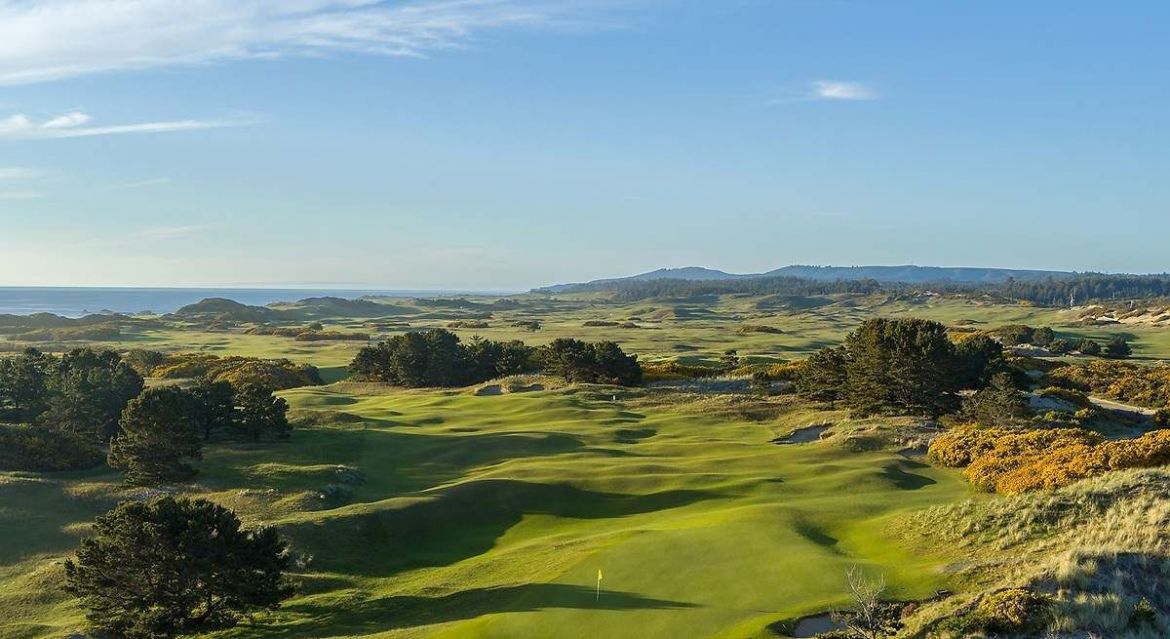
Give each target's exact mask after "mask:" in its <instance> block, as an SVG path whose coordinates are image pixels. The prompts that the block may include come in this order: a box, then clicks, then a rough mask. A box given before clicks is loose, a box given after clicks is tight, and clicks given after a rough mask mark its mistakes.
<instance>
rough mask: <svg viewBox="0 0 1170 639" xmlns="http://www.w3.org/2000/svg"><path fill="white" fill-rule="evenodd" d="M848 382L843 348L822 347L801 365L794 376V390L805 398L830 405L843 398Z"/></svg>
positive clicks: (845, 356)
mask: <svg viewBox="0 0 1170 639" xmlns="http://www.w3.org/2000/svg"><path fill="white" fill-rule="evenodd" d="M848 383H849V380H848V356H847V354H846V352H845V349H844V348H843V347H837V348H822V349H821V350H819V351H817V352H815V353H813V354H812V355H811V356H809V358H808V360H807V361H806V362H805V363H804V366H803V367H801V369H800V372H799V373H798V374H797V377H796V392H797V393H799V394H800V396H801V397H803V398H805V399H808V400H812V401H814V402H828V403H829V404H830V405H832V404H834V403H835V402H837V401H840V400H842V399H844V398H845V395H846V392H847V385H848Z"/></svg>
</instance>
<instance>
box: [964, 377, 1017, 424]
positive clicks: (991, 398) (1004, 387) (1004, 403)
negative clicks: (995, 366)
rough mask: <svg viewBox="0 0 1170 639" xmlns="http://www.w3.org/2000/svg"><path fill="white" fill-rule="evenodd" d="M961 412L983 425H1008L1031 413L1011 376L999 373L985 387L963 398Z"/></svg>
mask: <svg viewBox="0 0 1170 639" xmlns="http://www.w3.org/2000/svg"><path fill="white" fill-rule="evenodd" d="M963 414H964V416H965V417H967V418H968V419H970V420H971V421H973V422H975V423H977V424H981V425H984V426H1008V425H1011V424H1013V423H1016V422H1019V421H1021V420H1023V419H1026V418H1028V417H1030V416H1031V415H1032V409H1031V407H1029V405H1028V400H1027V398H1026V397H1024V394H1023V393H1021V392H1020V391H1019V390H1018V389H1017V388H1016V386H1015V383H1014V381H1013V380H1012V376H1011V375H1010V374H1008V373H999V374H997V375H995V376H994V377H992V378H991V383H990V384H988V385H987V387H986V388H981V389H979V390H978V391H976V392H975V394H973V395H971V396H970V397H967V398H966V399H964V400H963Z"/></svg>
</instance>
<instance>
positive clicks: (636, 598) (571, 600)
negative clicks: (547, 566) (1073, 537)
mask: <svg viewBox="0 0 1170 639" xmlns="http://www.w3.org/2000/svg"><path fill="white" fill-rule="evenodd" d="M694 607H696V606H695V604H691V603H686V602H680V601H667V600H663V599H653V598H650V597H643V596H641V595H638V594H635V593H629V592H615V591H609V590H604V589H603V590H602V591H601V597H600V599H598V598H597V594H596V591H595V590H594V589H593V588H590V587H587V586H573V585H568V584H525V585H520V586H508V587H499V588H477V589H472V590H464V591H460V592H455V593H451V594H449V595H444V596H441V597H418V596H398V597H384V598H381V599H372V600H370V601H366V602H362V603H353V604H351V605H350V606H349V607H347V608H345V609H340V608H338V607H336V606H335V605H332V604H321V605H317V604H295V605H290V606H285V607H284V608H283V610H284V612H285V613H286V614H290V615H292V616H293V617H295V618H298V622H293V623H289V624H288V625H283V624H275V623H274V624H264V623H254V624H249V625H247V626H242V628H247V629H248V630H249V631H254V634H253V632H249V633H248V634H249V635H252V636H263V637H324V636H328V637H336V636H340V635H367V634H374V633H376V632H379V631H384V630H392V629H395V628H409V627H412V626H421V625H429V624H437V623H445V622H450V621H461V620H466V619H474V618H476V617H479V616H481V615H487V614H493V613H503V612H535V611H540V610H546V609H550V608H576V609H596V610H671V609H683V608H694ZM285 623H288V620H285ZM282 626H283V627H282Z"/></svg>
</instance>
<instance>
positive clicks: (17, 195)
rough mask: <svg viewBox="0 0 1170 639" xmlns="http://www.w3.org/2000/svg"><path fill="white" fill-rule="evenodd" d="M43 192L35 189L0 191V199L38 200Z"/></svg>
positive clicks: (42, 195) (43, 195)
mask: <svg viewBox="0 0 1170 639" xmlns="http://www.w3.org/2000/svg"><path fill="white" fill-rule="evenodd" d="M43 197H45V194H44V193H38V192H36V191H0V200H39V199H41V198H43Z"/></svg>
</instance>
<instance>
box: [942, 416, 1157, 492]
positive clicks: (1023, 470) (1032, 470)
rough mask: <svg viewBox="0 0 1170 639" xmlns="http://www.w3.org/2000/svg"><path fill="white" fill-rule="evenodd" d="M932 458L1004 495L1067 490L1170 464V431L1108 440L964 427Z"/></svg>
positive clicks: (1072, 431) (1068, 432) (1079, 432)
mask: <svg viewBox="0 0 1170 639" xmlns="http://www.w3.org/2000/svg"><path fill="white" fill-rule="evenodd" d="M927 457H928V459H929V460H930V461H931V462H933V463H935V464H938V465H941V466H950V467H963V466H966V470H965V471H964V472H963V474H964V476H966V477H967V480H968V481H970V482H971V483H972V484H973V485H975V486H977V487H979V488H982V489H985V490H989V491H994V492H998V493H1002V494H1009V495H1010V494H1017V493H1022V492H1027V491H1032V490H1040V489H1051V488H1058V487H1061V486H1067V485H1069V484H1071V483H1073V482H1076V481H1079V480H1081V479H1085V478H1088V477H1095V476H1098V475H1102V474H1104V473H1107V472H1110V471H1114V470H1124V469H1127V468H1151V467H1157V466H1164V465H1166V464H1170V431H1166V430H1157V431H1151V432H1148V433H1146V434H1145V435H1142V436H1141V437H1138V438H1134V439H1122V440H1115V441H1106V440H1105V439H1104V438H1103V437H1102V436H1101V435H1099V434H1097V433H1094V432H1091V431H1087V430H1083V429H1078V428H1050V429H1041V430H1013V429H998V428H989V429H976V428H970V427H967V428H959V429H955V430H952V431H951V432H949V433H945V434H943V435H941V436H939V437H937V438H936V439H935V440H934V442H932V443H931V445H930V448H929V450H928V451H927Z"/></svg>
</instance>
